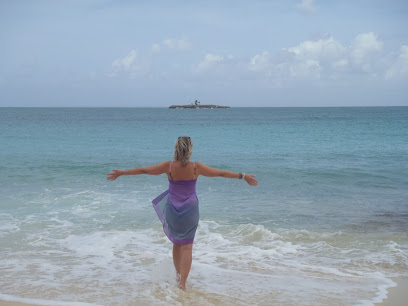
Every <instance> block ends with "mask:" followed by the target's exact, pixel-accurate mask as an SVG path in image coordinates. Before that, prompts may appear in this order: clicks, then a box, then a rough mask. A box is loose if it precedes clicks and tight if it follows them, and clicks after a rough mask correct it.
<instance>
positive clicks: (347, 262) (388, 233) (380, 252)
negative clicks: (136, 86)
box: [0, 107, 408, 305]
mask: <svg viewBox="0 0 408 306" xmlns="http://www.w3.org/2000/svg"><path fill="white" fill-rule="evenodd" d="M407 131H408V108H406V107H395V108H394V107H390V108H237V109H226V110H222V109H221V110H215V109H214V110H168V109H136V108H135V109H115V108H113V109H80V108H77V109H63V108H55V109H49V108H34V109H30V108H1V109H0V143H1V144H2V149H1V151H0V173H1V175H0V186H2V188H1V190H0V196H1V200H0V246H1V248H0V255H1V262H0V274H1V275H2V277H1V278H0V288H1V289H0V298H2V297H3V298H4V297H10V296H12V297H21V298H28V299H41V300H42V301H44V300H49V301H53V302H52V303H57V301H59V302H82V303H92V304H99V305H136V304H137V305H143V304H146V305H151V304H154V305H164V304H169V303H170V304H175V305H177V304H179V305H181V304H206V305H208V304H210V305H211V304H214V305H217V304H236V305H246V304H258V305H268V304H271V303H276V304H279V303H284V304H289V305H290V304H293V305H296V304H299V303H302V304H303V305H316V304H320V305H323V304H365V305H370V304H372V303H374V302H379V301H381V300H382V299H383V298H384V297H385V294H386V290H387V288H389V287H390V286H392V285H393V284H394V283H393V282H392V281H391V279H390V278H391V277H396V276H401V275H407V274H408V273H407V271H408V269H407V268H408V230H407V229H408V203H407V199H408V166H407V165H408V157H407V156H408V155H407V152H408V141H407V137H406V135H407ZM181 135H189V136H191V137H192V139H193V141H194V155H193V158H192V159H193V160H195V161H201V162H204V163H206V164H208V165H210V166H213V167H217V168H223V169H228V170H232V171H236V172H241V171H242V172H247V173H253V174H256V175H257V178H258V180H259V182H260V183H259V185H258V186H257V187H250V186H248V185H245V183H244V182H242V181H239V180H226V179H222V178H205V177H200V178H199V180H198V187H197V192H198V197H199V201H200V215H201V221H200V224H199V228H198V232H197V235H196V241H195V245H194V251H193V257H194V261H193V266H192V270H191V274H190V277H189V281H188V292H187V293H184V292H181V291H180V290H179V289H177V288H175V280H174V271H173V267H172V259H171V243H170V242H169V241H168V240H167V238H165V236H164V234H163V231H162V229H161V225H160V222H159V221H158V220H157V217H156V215H155V212H154V210H153V208H152V206H151V200H152V199H153V198H154V197H155V196H157V195H158V194H160V193H161V192H162V191H164V190H165V189H166V188H167V184H168V183H167V180H166V178H165V177H164V176H135V177H121V178H119V179H118V180H117V181H115V182H108V181H106V180H105V174H106V173H108V172H110V170H111V169H114V168H119V169H128V168H133V167H139V166H143V165H149V164H154V163H158V162H161V161H163V160H169V159H171V158H172V151H173V146H174V142H175V140H176V139H177V137H178V136H181ZM26 301H30V300H26Z"/></svg>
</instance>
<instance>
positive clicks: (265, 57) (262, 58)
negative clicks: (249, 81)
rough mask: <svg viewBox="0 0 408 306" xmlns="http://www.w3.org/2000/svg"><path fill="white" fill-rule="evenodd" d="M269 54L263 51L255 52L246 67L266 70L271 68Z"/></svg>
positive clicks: (253, 69)
mask: <svg viewBox="0 0 408 306" xmlns="http://www.w3.org/2000/svg"><path fill="white" fill-rule="evenodd" d="M271 60H272V58H271V56H270V55H269V52H267V51H264V52H263V53H262V54H257V55H255V56H254V57H252V58H251V60H250V61H249V65H248V69H249V70H251V71H268V70H269V69H270V68H271Z"/></svg>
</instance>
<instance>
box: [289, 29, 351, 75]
mask: <svg viewBox="0 0 408 306" xmlns="http://www.w3.org/2000/svg"><path fill="white" fill-rule="evenodd" d="M284 51H286V52H288V53H289V54H290V55H292V56H289V57H288V59H289V60H288V61H287V65H286V66H287V68H288V69H289V76H291V77H293V78H312V79H316V78H320V76H321V74H322V73H323V72H324V73H325V74H327V73H328V72H330V71H333V70H335V69H337V68H344V67H345V66H347V64H348V61H347V59H345V57H346V48H345V47H344V46H343V45H342V44H340V43H339V42H338V41H336V40H335V39H334V38H333V37H328V38H322V39H319V40H314V41H311V40H309V41H304V42H302V43H300V44H299V45H297V46H295V47H291V48H288V49H284Z"/></svg>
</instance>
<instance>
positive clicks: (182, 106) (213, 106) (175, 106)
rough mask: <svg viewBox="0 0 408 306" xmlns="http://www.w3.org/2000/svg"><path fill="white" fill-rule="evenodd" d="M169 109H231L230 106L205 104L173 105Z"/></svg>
mask: <svg viewBox="0 0 408 306" xmlns="http://www.w3.org/2000/svg"><path fill="white" fill-rule="evenodd" d="M169 108H230V107H229V106H222V105H213V104H207V105H205V104H203V105H194V104H193V105H191V104H188V105H172V106H169Z"/></svg>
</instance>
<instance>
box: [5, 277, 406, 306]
mask: <svg viewBox="0 0 408 306" xmlns="http://www.w3.org/2000/svg"><path fill="white" fill-rule="evenodd" d="M391 280H392V281H394V282H395V283H397V286H395V287H391V288H388V289H387V297H386V298H385V299H384V300H383V301H382V302H381V303H373V305H380V306H399V305H401V306H402V305H406V301H407V300H408V290H407V288H408V277H406V276H401V277H397V278H391ZM25 300H26V301H27V302H24V301H25ZM29 301H30V302H33V303H29ZM75 304H78V305H86V303H81V302H57V301H51V300H49V301H48V300H42V299H30V298H19V297H16V296H11V295H6V294H4V295H0V306H35V305H75ZM88 305H89V304H88Z"/></svg>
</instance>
